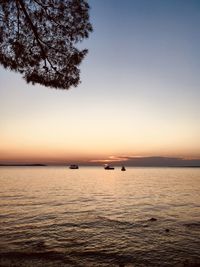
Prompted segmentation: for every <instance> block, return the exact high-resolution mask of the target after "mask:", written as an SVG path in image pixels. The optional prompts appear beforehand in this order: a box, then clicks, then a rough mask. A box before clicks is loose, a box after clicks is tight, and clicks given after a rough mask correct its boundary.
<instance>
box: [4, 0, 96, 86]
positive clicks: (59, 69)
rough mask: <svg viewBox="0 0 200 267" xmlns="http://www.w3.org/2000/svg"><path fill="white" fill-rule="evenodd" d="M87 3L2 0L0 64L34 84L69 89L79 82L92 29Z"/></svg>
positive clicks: (70, 0)
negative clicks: (84, 42)
mask: <svg viewBox="0 0 200 267" xmlns="http://www.w3.org/2000/svg"><path fill="white" fill-rule="evenodd" d="M88 11H89V5H88V3H87V2H86V1H85V0H0V63H1V64H2V65H3V66H4V67H5V68H9V69H11V70H13V71H16V72H19V73H21V74H22V75H23V77H24V78H25V80H26V81H27V82H28V83H29V82H31V83H32V84H35V83H39V84H42V85H44V86H48V87H53V88H59V89H68V88H69V87H70V86H77V85H78V84H79V82H80V70H79V64H80V63H81V61H82V59H83V58H84V56H85V55H86V54H87V50H86V49H84V50H80V49H78V48H77V47H76V45H77V43H78V42H80V41H82V40H83V39H84V38H87V37H88V35H89V32H91V31H92V26H91V24H90V22H89V14H88Z"/></svg>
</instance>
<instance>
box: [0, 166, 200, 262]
mask: <svg viewBox="0 0 200 267" xmlns="http://www.w3.org/2000/svg"><path fill="white" fill-rule="evenodd" d="M0 266H4V267H7V266H12V267H32V266H34V267H37V266H40V267H43V266H44V267H54V266H59V267H62V266H65V267H69V266H70V267H98V266H99V267H101V266H102V267H112V266H113V267H133V266H134V267H136V266H138V267H144V266H154V267H156V266H184V267H185V266H200V168H149V167H146V168H139V167H129V168H128V167H127V168H126V171H124V172H122V171H121V169H120V167H116V168H115V170H104V169H103V167H80V168H79V169H77V170H71V169H69V168H68V167H67V166H66V167H52V166H51V167H48V166H41V167H35V166H34V167H28V166H27V167H0Z"/></svg>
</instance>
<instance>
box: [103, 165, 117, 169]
mask: <svg viewBox="0 0 200 267" xmlns="http://www.w3.org/2000/svg"><path fill="white" fill-rule="evenodd" d="M104 169H105V170H114V169H115V168H114V167H110V166H109V165H106V166H105V167H104Z"/></svg>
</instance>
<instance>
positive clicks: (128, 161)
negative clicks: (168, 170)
mask: <svg viewBox="0 0 200 267" xmlns="http://www.w3.org/2000/svg"><path fill="white" fill-rule="evenodd" d="M90 163H92V164H95V163H96V164H100V163H102V164H105V163H109V164H113V165H126V166H141V167H142V166H146V167H154V166H156V167H176V166H180V167H186V166H200V159H184V158H181V157H180V158H179V157H162V156H153V157H141V156H110V157H108V158H106V159H98V160H95V159H94V160H91V161H90Z"/></svg>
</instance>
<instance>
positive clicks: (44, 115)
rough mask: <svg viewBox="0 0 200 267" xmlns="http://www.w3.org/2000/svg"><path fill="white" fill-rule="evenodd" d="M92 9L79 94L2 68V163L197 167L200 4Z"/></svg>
mask: <svg viewBox="0 0 200 267" xmlns="http://www.w3.org/2000/svg"><path fill="white" fill-rule="evenodd" d="M89 4H90V7H91V9H90V20H91V22H92V25H93V28H94V31H93V33H91V34H90V37H89V39H87V40H85V41H84V42H83V43H82V44H81V47H84V48H88V49H89V53H88V55H87V56H86V58H85V59H84V62H83V63H82V64H81V66H80V68H81V81H82V82H81V84H80V85H79V86H78V87H76V88H71V89H70V90H67V91H66V90H63V91H62V90H55V89H49V88H46V87H42V86H39V85H34V86H33V85H30V84H26V82H25V81H24V80H23V79H22V77H21V76H20V75H18V74H16V73H13V72H10V71H8V70H4V69H3V68H2V67H0V163H5V162H9V163H10V162H48V163H65V162H72V163H73V162H75V161H76V162H95V161H96V162H105V161H107V160H112V161H115V160H116V161H117V160H118V159H119V158H120V159H121V158H123V157H124V158H126V157H127V158H130V157H131V158H134V157H155V156H156V157H172V158H177V157H178V158H184V159H196V158H200V138H199V137H200V123H199V122H200V105H199V102H200V90H199V89H200V79H199V77H200V51H199V47H200V1H199V0H190V1H188V0H167V1H165V0H151V1H149V0H123V1H122V0H89Z"/></svg>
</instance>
